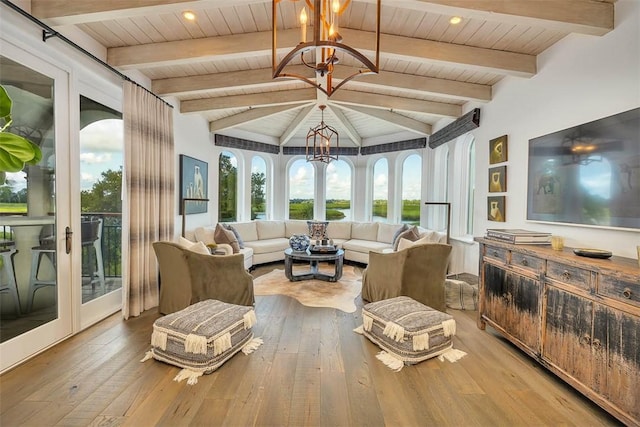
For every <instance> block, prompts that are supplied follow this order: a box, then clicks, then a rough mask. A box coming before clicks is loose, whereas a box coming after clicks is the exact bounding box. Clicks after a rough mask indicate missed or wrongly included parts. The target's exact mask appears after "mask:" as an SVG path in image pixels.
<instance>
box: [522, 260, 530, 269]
mask: <svg viewBox="0 0 640 427" xmlns="http://www.w3.org/2000/svg"><path fill="white" fill-rule="evenodd" d="M521 264H522V265H524V266H525V267H526V266H528V265H529V261H527V260H526V259H523V260H522V261H521Z"/></svg>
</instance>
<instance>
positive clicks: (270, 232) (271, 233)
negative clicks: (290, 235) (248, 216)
mask: <svg viewBox="0 0 640 427" xmlns="http://www.w3.org/2000/svg"><path fill="white" fill-rule="evenodd" d="M256 228H257V229H258V240H265V239H276V238H284V237H285V230H284V221H257V222H256Z"/></svg>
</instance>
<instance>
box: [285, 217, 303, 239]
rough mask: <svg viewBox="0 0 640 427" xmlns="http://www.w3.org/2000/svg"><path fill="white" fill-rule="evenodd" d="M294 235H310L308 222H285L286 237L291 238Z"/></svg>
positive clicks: (290, 220)
mask: <svg viewBox="0 0 640 427" xmlns="http://www.w3.org/2000/svg"><path fill="white" fill-rule="evenodd" d="M294 234H306V235H307V236H308V235H309V227H308V226H307V221H301V220H297V219H289V220H287V221H285V222H284V237H287V238H289V237H291V236H293V235H294Z"/></svg>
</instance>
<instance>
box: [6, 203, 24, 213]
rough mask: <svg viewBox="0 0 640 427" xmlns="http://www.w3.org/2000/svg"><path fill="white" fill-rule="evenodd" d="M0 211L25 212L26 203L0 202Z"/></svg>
mask: <svg viewBox="0 0 640 427" xmlns="http://www.w3.org/2000/svg"><path fill="white" fill-rule="evenodd" d="M0 213H12V214H26V213H27V204H26V203H0Z"/></svg>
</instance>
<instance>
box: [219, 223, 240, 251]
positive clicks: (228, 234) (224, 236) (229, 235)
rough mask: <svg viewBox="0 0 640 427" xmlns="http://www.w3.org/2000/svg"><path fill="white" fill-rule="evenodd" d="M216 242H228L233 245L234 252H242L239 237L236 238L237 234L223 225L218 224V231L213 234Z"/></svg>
mask: <svg viewBox="0 0 640 427" xmlns="http://www.w3.org/2000/svg"><path fill="white" fill-rule="evenodd" d="M213 238H214V239H215V241H216V243H218V244H220V243H226V244H228V245H230V246H231V249H233V253H234V254H237V253H239V252H240V245H238V239H236V235H235V234H233V231H230V230H226V229H225V228H224V227H223V226H222V225H220V224H218V225H216V231H215V233H214V235H213Z"/></svg>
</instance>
